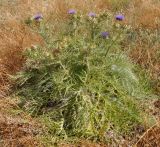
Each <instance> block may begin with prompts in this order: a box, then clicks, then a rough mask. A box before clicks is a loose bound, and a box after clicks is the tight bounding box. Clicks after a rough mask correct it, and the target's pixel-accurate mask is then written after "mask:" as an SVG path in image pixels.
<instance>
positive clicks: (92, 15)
mask: <svg viewBox="0 0 160 147" xmlns="http://www.w3.org/2000/svg"><path fill="white" fill-rule="evenodd" d="M88 16H89V17H96V13H94V12H90V13H89V14H88Z"/></svg>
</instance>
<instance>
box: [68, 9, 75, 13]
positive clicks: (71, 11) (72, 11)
mask: <svg viewBox="0 0 160 147" xmlns="http://www.w3.org/2000/svg"><path fill="white" fill-rule="evenodd" d="M68 14H76V10H73V9H70V10H69V11H68Z"/></svg>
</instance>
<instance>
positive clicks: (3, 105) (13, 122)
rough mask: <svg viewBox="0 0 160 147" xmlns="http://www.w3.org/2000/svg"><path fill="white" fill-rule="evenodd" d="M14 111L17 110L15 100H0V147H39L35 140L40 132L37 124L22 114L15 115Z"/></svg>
mask: <svg viewBox="0 0 160 147" xmlns="http://www.w3.org/2000/svg"><path fill="white" fill-rule="evenodd" d="M14 110H18V106H17V102H16V101H15V100H10V98H5V99H0V138H1V139H0V146H3V147H15V146H23V147H28V146H29V147H35V146H41V145H40V142H39V141H38V139H37V138H36V135H38V134H39V133H40V132H41V130H42V129H40V125H39V124H38V122H35V121H33V119H32V118H31V117H29V116H27V115H26V114H24V113H19V115H17V114H16V115H15V114H14V113H12V111H14Z"/></svg>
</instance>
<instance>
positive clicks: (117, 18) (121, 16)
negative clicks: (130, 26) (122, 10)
mask: <svg viewBox="0 0 160 147" xmlns="http://www.w3.org/2000/svg"><path fill="white" fill-rule="evenodd" d="M115 18H116V20H119V21H122V20H124V15H122V14H119V15H116V17H115Z"/></svg>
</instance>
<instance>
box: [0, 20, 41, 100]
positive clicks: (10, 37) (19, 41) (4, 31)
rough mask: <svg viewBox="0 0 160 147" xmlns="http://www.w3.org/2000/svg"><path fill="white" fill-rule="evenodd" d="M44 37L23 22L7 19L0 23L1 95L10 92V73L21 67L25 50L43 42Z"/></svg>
mask: <svg viewBox="0 0 160 147" xmlns="http://www.w3.org/2000/svg"><path fill="white" fill-rule="evenodd" d="M42 42H43V41H42V38H41V37H40V35H38V34H36V33H32V32H31V30H30V29H29V28H28V27H26V26H25V25H23V24H20V23H18V22H16V21H7V22H5V23H3V24H0V46H1V48H0V68H1V70H0V83H1V84H0V97H4V96H5V94H6V93H8V92H9V86H10V84H11V81H10V79H9V74H14V73H15V72H17V71H18V70H20V69H21V67H22V65H23V62H24V61H25V59H24V57H23V54H22V52H23V50H24V49H25V48H26V47H30V46H31V45H35V44H42Z"/></svg>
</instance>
